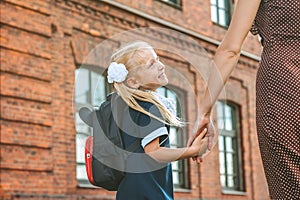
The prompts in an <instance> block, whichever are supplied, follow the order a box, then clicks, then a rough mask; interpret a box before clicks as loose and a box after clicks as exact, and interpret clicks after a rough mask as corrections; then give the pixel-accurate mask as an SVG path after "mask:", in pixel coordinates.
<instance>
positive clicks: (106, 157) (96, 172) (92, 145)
mask: <svg viewBox="0 0 300 200" xmlns="http://www.w3.org/2000/svg"><path fill="white" fill-rule="evenodd" d="M112 101H113V103H118V104H120V103H121V104H122V103H125V102H122V99H121V98H120V97H119V96H118V95H117V94H116V93H112V94H110V95H108V97H107V99H106V101H105V102H104V103H102V104H101V105H100V107H99V109H97V110H93V111H91V110H90V109H88V108H86V107H82V108H81V109H80V110H79V116H80V118H81V119H82V120H83V121H84V122H85V123H86V124H87V125H89V126H91V127H92V128H93V136H89V137H88V138H87V140H86V143H85V166H86V172H87V177H88V180H89V182H90V183H91V184H92V185H94V186H98V187H102V188H104V189H106V190H109V191H116V190H117V189H118V186H119V184H120V182H121V181H122V179H123V178H124V176H125V165H126V159H127V157H128V156H129V155H130V154H131V153H132V152H133V151H134V150H136V149H137V147H138V146H139V145H140V140H138V139H137V140H135V142H133V143H132V144H131V145H130V146H129V147H128V148H126V149H125V148H124V144H123V140H122V136H121V130H120V129H119V127H118V125H117V121H118V119H117V118H118V116H117V115H114V114H113V113H112V107H111V106H112Z"/></svg>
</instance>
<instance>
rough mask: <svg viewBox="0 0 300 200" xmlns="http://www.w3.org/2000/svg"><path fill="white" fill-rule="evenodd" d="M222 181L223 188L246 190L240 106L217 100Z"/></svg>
mask: <svg viewBox="0 0 300 200" xmlns="http://www.w3.org/2000/svg"><path fill="white" fill-rule="evenodd" d="M217 119H218V129H219V142H218V144H219V159H220V181H221V185H222V188H223V190H227V191H228V190H229V191H244V183H243V168H242V160H241V142H240V131H239V130H240V125H239V121H240V120H239V107H238V106H237V105H234V104H227V103H226V102H222V101H218V102H217Z"/></svg>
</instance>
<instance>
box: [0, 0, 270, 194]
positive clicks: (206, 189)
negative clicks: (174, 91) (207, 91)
mask: <svg viewBox="0 0 300 200" xmlns="http://www.w3.org/2000/svg"><path fill="white" fill-rule="evenodd" d="M116 2H120V3H123V4H124V5H127V6H128V7H131V8H134V9H137V10H139V11H141V12H143V13H146V14H149V15H151V16H155V17H156V18H159V19H162V20H164V21H167V22H171V23H173V24H176V25H177V26H179V27H183V28H186V29H189V30H192V31H194V32H196V33H199V34H201V35H204V36H207V37H210V38H212V39H214V40H218V41H220V40H221V39H222V37H223V36H224V33H225V31H226V30H225V29H224V28H221V27H218V26H215V25H213V24H212V23H211V21H210V14H209V10H210V9H209V1H203V0H194V1H188V0H183V1H182V3H183V7H182V8H183V9H182V10H180V9H176V8H173V7H170V6H169V5H167V4H165V3H161V2H160V1H158V0H145V1H137V0H135V1H128V0H118V1H116ZM148 26H150V27H160V28H168V27H166V25H164V24H161V23H159V22H157V21H155V19H148V18H147V17H143V16H138V15H136V14H133V13H130V12H129V11H126V10H123V9H122V8H118V7H115V6H112V5H110V4H106V3H104V2H101V1H89V0H84V1H79V0H72V1H71V0H43V1H33V0H26V1H23V0H22V1H21V0H3V1H1V40H0V41H1V44H0V45H1V57H0V60H1V75H0V77H1V93H0V94H1V101H0V102H1V104H0V108H1V119H0V125H1V138H0V144H1V147H0V150H1V161H0V162H1V163H0V170H1V171H0V198H2V199H114V193H113V192H107V191H104V190H101V189H91V188H80V187H78V184H77V180H76V154H75V152H76V145H75V138H76V132H75V123H74V105H73V91H74V82H75V79H74V78H75V77H74V71H75V69H76V67H78V66H80V64H83V63H89V62H91V64H94V63H95V62H96V64H97V65H101V66H106V65H105V62H104V61H102V60H100V61H99V60H98V59H97V57H96V58H95V57H93V58H92V59H91V60H85V58H86V57H87V55H88V54H89V52H91V50H92V49H93V48H95V47H96V45H97V44H99V43H101V42H103V41H105V40H107V39H109V38H111V40H110V42H109V45H110V46H108V47H107V48H108V49H107V51H103V52H104V53H106V54H102V57H103V58H107V57H108V56H109V52H110V51H111V50H112V49H115V48H117V47H118V46H119V45H120V43H123V42H125V41H126V40H127V39H128V38H130V36H127V38H126V37H121V38H120V40H115V35H116V34H119V33H121V32H122V31H124V30H132V29H136V28H143V27H148ZM169 31H170V30H162V29H155V30H153V32H151V33H150V32H144V33H143V34H142V35H139V36H137V39H138V38H139V39H151V38H152V39H151V41H153V44H154V45H155V46H159V47H160V50H158V52H159V55H160V56H161V57H162V60H163V62H164V63H165V64H166V65H167V66H170V68H173V69H174V70H170V71H168V73H169V74H168V76H169V77H170V83H171V84H172V85H173V86H176V87H178V88H181V89H183V90H185V89H186V86H187V85H189V86H190V89H189V90H188V91H186V92H187V93H186V95H187V102H188V103H187V106H186V109H187V114H188V117H189V119H190V120H192V121H193V120H195V119H196V114H197V113H196V109H197V106H196V104H195V102H193V98H192V97H193V95H195V94H196V97H197V98H198V100H199V97H200V96H201V94H202V93H203V88H204V87H203V86H204V79H205V77H203V76H202V75H201V74H199V72H198V71H197V70H195V69H194V66H193V64H194V63H190V62H188V60H187V59H186V58H184V57H180V56H178V55H175V54H172V53H171V52H170V51H171V50H170V49H169V48H170V47H172V48H174V50H178V51H180V52H188V54H187V55H188V59H189V60H193V61H195V60H194V59H196V61H197V59H199V55H198V53H199V47H198V46H193V44H194V43H193V42H191V40H189V39H192V40H193V41H196V43H197V44H201V45H202V46H203V47H204V48H205V50H206V51H207V52H208V54H207V55H208V56H209V57H212V55H213V53H214V51H215V49H216V45H215V44H212V43H210V42H208V41H205V40H202V39H201V38H197V37H195V36H193V35H187V36H186V37H182V34H180V33H178V32H176V31H174V30H173V31H172V34H170V33H168V32H169ZM145 36H146V37H145ZM153 38H155V39H156V40H155V41H154V40H153ZM121 40H122V41H121ZM166 50H169V52H167V51H166ZM244 50H246V51H248V52H250V53H253V54H256V55H258V54H259V52H260V47H259V44H258V43H257V39H256V38H255V37H252V36H250V35H249V38H248V39H247V42H246V43H245V45H244ZM103 60H105V59H103ZM102 62H103V63H102ZM257 66H258V61H257V60H253V59H251V58H249V57H245V56H242V57H241V58H240V61H239V64H238V66H237V69H236V70H235V71H234V73H233V75H232V77H231V79H230V80H229V83H228V85H227V91H226V98H227V99H229V100H232V101H234V102H236V103H238V104H240V105H241V110H242V119H243V120H242V127H243V131H242V133H243V136H242V137H243V151H244V157H243V161H244V164H245V165H244V166H245V181H246V194H245V195H242V196H239V195H238V196H233V195H226V194H223V193H222V190H221V186H220V183H219V167H218V150H217V148H215V149H214V150H213V152H211V154H210V156H208V157H207V159H206V160H205V162H204V163H203V164H201V165H200V166H199V165H197V164H195V163H193V162H190V167H191V169H190V173H191V191H190V192H176V194H175V196H176V199H199V198H202V199H266V198H267V189H266V182H265V179H264V174H263V170H262V166H261V161H260V156H259V150H258V146H257V145H258V144H257V138H256V132H255V124H254V123H255V120H254V119H255V118H254V117H255V116H254V114H255V113H254V110H255V105H254V103H255V101H254V99H255V91H254V90H255V74H256V70H257ZM203 73H204V75H205V72H203ZM182 75H183V76H184V77H185V79H186V80H188V81H187V82H182V81H180V80H182ZM220 98H225V97H224V96H221V97H220ZM188 130H189V132H190V131H191V130H192V127H188Z"/></svg>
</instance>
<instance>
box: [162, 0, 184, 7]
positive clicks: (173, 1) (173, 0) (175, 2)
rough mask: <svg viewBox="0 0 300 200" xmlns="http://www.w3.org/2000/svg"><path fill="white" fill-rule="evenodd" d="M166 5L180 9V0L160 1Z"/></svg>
mask: <svg viewBox="0 0 300 200" xmlns="http://www.w3.org/2000/svg"><path fill="white" fill-rule="evenodd" d="M161 1H163V2H166V3H167V4H170V5H173V6H175V7H181V0H161Z"/></svg>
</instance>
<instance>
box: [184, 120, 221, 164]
mask: <svg viewBox="0 0 300 200" xmlns="http://www.w3.org/2000/svg"><path fill="white" fill-rule="evenodd" d="M204 131H205V132H206V135H205V137H204V138H203V139H202V138H201V137H200V136H201V134H202V133H203V132H204ZM200 138H201V139H202V141H203V144H202V147H201V150H200V151H199V154H198V156H194V157H193V160H194V161H197V163H200V162H202V158H203V156H204V155H205V154H207V153H209V152H210V151H211V150H212V148H213V146H214V145H215V144H216V142H217V136H216V134H215V127H214V125H213V122H212V120H211V119H210V116H203V117H202V118H201V121H200V123H199V126H198V129H197V131H196V133H195V134H194V135H192V136H191V137H190V138H189V139H188V143H187V146H193V145H194V143H195V142H198V141H197V140H199V139H200Z"/></svg>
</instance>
